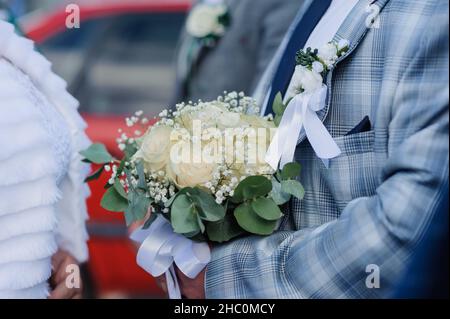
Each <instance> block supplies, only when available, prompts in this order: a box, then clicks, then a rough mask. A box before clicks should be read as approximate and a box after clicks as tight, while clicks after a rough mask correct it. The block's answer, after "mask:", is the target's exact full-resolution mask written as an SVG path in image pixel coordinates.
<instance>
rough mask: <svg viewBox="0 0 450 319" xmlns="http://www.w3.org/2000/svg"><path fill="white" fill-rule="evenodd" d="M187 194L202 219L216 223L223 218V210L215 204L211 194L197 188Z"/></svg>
mask: <svg viewBox="0 0 450 319" xmlns="http://www.w3.org/2000/svg"><path fill="white" fill-rule="evenodd" d="M188 194H189V196H190V197H191V199H192V200H193V201H194V203H195V204H196V206H197V208H198V209H199V214H200V217H201V218H202V219H204V220H206V221H209V222H216V221H219V220H221V219H223V218H224V216H225V208H224V207H223V206H222V205H220V204H217V203H216V201H215V200H214V198H213V197H212V195H211V194H208V193H206V192H205V191H203V190H201V189H199V188H194V189H192V190H191V191H190V192H189V193H188Z"/></svg>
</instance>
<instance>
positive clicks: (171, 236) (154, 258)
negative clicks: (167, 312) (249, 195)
mask: <svg viewBox="0 0 450 319" xmlns="http://www.w3.org/2000/svg"><path fill="white" fill-rule="evenodd" d="M131 239H132V240H134V241H135V242H138V243H140V244H141V246H140V248H139V251H138V254H137V264H138V265H139V266H140V267H141V268H143V269H144V270H145V271H146V272H148V273H149V274H151V275H152V276H153V277H159V276H161V275H163V274H165V276H166V281H167V290H168V293H169V298H170V299H181V292H180V287H179V285H178V279H177V276H176V273H175V265H176V266H177V267H178V269H179V270H180V271H181V272H183V274H185V275H186V276H187V277H189V278H191V279H194V278H195V277H197V275H198V274H199V273H200V272H201V271H202V270H203V269H204V268H205V267H206V265H207V264H208V263H209V261H210V260H211V252H210V249H209V246H208V244H206V243H198V242H194V241H192V240H190V239H188V238H186V237H184V236H183V235H181V234H177V233H175V232H174V231H173V228H172V226H171V225H170V223H169V222H168V221H167V220H165V219H164V218H163V217H161V216H158V217H157V218H156V220H155V221H154V222H153V223H152V224H151V226H150V227H149V228H148V229H142V228H139V229H137V230H136V231H135V232H133V234H132V235H131Z"/></svg>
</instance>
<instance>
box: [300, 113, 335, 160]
mask: <svg viewBox="0 0 450 319" xmlns="http://www.w3.org/2000/svg"><path fill="white" fill-rule="evenodd" d="M305 117H306V118H305V121H304V126H305V131H306V135H307V136H308V140H309V143H310V144H311V146H312V148H313V149H314V152H316V155H317V156H318V157H320V158H321V159H331V158H334V157H337V156H339V155H340V154H341V149H340V148H339V146H338V145H337V144H336V142H335V141H334V139H333V138H332V137H331V134H330V133H329V132H328V130H327V128H326V127H325V125H324V124H323V123H322V121H321V120H320V119H319V117H318V116H317V114H316V113H315V112H314V111H311V110H310V109H308V110H307V111H306V114H305Z"/></svg>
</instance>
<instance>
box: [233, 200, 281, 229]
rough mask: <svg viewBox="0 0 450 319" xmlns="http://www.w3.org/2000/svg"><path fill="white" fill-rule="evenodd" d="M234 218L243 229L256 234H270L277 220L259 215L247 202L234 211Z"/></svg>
mask: <svg viewBox="0 0 450 319" xmlns="http://www.w3.org/2000/svg"><path fill="white" fill-rule="evenodd" d="M234 216H235V217H236V220H237V222H238V224H239V226H241V227H242V228H243V229H245V230H246V231H248V232H249V233H252V234H256V235H270V234H272V233H273V231H274V230H275V227H276V226H277V221H268V220H265V219H262V218H261V217H259V216H258V215H257V214H256V213H255V212H254V211H253V209H252V208H251V206H250V205H249V204H247V203H245V204H242V205H240V206H239V207H237V208H236V209H235V211H234Z"/></svg>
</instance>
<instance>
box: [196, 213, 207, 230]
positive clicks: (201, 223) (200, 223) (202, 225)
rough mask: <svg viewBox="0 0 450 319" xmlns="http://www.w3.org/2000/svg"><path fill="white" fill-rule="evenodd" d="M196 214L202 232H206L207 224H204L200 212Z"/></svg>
mask: <svg viewBox="0 0 450 319" xmlns="http://www.w3.org/2000/svg"><path fill="white" fill-rule="evenodd" d="M195 216H196V217H197V224H198V227H199V228H200V232H201V233H202V234H204V233H205V224H203V221H202V219H201V218H200V215H199V214H196V215H195Z"/></svg>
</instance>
